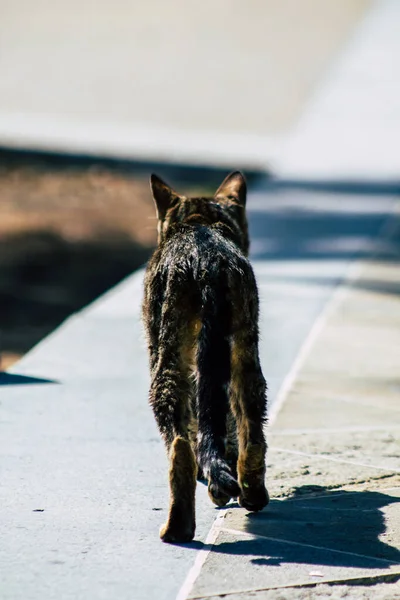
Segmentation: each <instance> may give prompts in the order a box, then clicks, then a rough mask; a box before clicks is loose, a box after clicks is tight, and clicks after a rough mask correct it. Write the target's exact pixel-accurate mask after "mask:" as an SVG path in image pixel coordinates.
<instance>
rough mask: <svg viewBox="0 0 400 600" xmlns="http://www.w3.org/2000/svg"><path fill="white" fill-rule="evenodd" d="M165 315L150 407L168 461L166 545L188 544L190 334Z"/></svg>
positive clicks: (191, 524)
mask: <svg viewBox="0 0 400 600" xmlns="http://www.w3.org/2000/svg"><path fill="white" fill-rule="evenodd" d="M181 323H182V321H180V323H177V322H176V319H174V315H173V314H170V315H168V314H167V313H166V314H165V318H164V323H163V324H162V326H161V328H160V332H161V333H160V338H159V342H158V352H157V360H156V361H155V362H154V369H153V371H152V382H151V387H150V404H151V406H152V408H153V412H154V415H155V418H156V421H157V425H158V427H159V430H160V432H161V435H162V437H163V439H164V441H165V443H166V447H167V451H168V457H169V487H170V505H169V512H168V519H167V522H166V523H165V524H164V525H163V526H162V527H161V529H160V537H161V539H162V540H163V541H164V542H172V543H173V542H188V541H191V540H192V539H193V537H194V533H195V527H196V521H195V491H196V476H197V464H196V457H195V454H194V451H193V448H192V444H191V441H190V432H189V423H190V419H191V396H192V394H193V383H192V380H191V369H190V361H189V358H188V353H187V348H188V330H187V328H186V330H184V328H183V327H182V325H181Z"/></svg>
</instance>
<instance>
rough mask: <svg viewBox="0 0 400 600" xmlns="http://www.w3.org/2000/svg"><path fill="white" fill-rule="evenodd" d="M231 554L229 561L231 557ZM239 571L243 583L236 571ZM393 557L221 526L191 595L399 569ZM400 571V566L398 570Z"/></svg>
mask: <svg viewBox="0 0 400 600" xmlns="http://www.w3.org/2000/svg"><path fill="white" fill-rule="evenodd" d="M227 555H229V560H227ZM238 572H240V574H241V577H240V583H239V580H238V579H237V578H236V577H233V576H232V575H233V573H235V574H237V573H238ZM395 572H396V571H395V568H394V567H393V569H392V568H391V567H390V561H388V562H386V561H384V560H382V561H380V560H376V559H373V558H369V557H363V556H354V554H350V553H347V552H346V551H344V552H334V551H329V549H325V548H321V547H312V546H311V545H307V546H306V545H302V544H300V543H297V542H296V543H289V542H285V541H281V539H274V538H272V537H271V538H263V537H262V536H259V535H254V536H253V535H247V534H244V535H243V536H241V534H240V532H236V531H230V530H227V531H225V530H223V531H222V532H221V533H220V535H219V536H218V540H217V544H216V546H215V547H214V552H213V553H211V555H210V558H209V560H208V561H207V563H206V565H205V566H204V567H203V571H202V574H201V577H200V578H199V579H198V580H197V582H196V584H195V587H194V589H193V590H192V592H191V593H190V595H189V598H207V597H209V596H217V595H223V594H225V595H226V594H228V595H229V594H231V593H237V592H242V593H243V592H245V593H246V594H248V593H249V592H250V591H252V590H257V589H271V588H277V587H289V586H294V585H297V586H299V585H307V584H308V585H309V584H315V582H316V580H317V581H319V582H321V583H323V582H326V581H341V580H342V581H346V580H351V579H356V578H358V579H360V578H362V577H365V578H371V577H374V576H385V575H391V574H395ZM397 572H398V574H399V575H400V568H399V569H398V571H397Z"/></svg>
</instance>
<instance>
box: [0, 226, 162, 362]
mask: <svg viewBox="0 0 400 600" xmlns="http://www.w3.org/2000/svg"><path fill="white" fill-rule="evenodd" d="M149 254H150V249H149V248H146V247H143V246H141V245H140V244H137V243H135V241H134V240H132V239H131V238H129V237H128V236H125V235H123V234H122V233H119V232H108V233H104V235H103V236H102V237H101V238H98V239H89V240H79V241H73V240H66V239H65V238H63V237H62V236H60V235H58V234H57V233H54V232H49V231H32V232H26V233H20V234H15V235H12V236H8V237H5V236H3V238H1V239H0V314H1V321H0V349H2V348H3V349H7V350H8V351H12V352H16V353H24V352H26V351H27V350H29V349H30V348H31V347H32V346H33V345H34V344H36V343H37V342H38V341H39V340H40V339H42V338H43V337H44V336H46V335H47V334H49V333H50V332H51V331H52V330H53V329H54V328H55V327H57V326H58V325H59V324H60V323H61V322H62V321H63V320H64V319H65V318H66V317H68V316H69V315H70V314H72V313H74V312H76V311H78V310H80V309H81V308H83V307H84V306H86V305H87V304H88V303H89V302H91V301H93V300H95V298H97V297H98V296H99V295H100V294H102V293H104V292H105V291H107V290H108V289H109V288H110V287H112V286H114V285H116V284H117V283H118V282H119V281H121V279H123V278H124V277H126V276H127V275H129V274H130V273H132V271H134V270H135V269H137V268H138V267H140V266H141V265H143V263H144V262H145V261H146V260H147V258H148V256H149Z"/></svg>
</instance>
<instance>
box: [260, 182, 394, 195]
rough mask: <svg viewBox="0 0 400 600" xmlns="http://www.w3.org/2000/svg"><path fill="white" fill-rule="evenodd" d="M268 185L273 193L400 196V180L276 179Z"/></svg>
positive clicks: (267, 183)
mask: <svg viewBox="0 0 400 600" xmlns="http://www.w3.org/2000/svg"><path fill="white" fill-rule="evenodd" d="M266 185H267V186H268V188H269V189H270V190H271V191H276V190H295V191H296V190H302V191H311V192H316V191H319V192H329V193H333V194H354V195H362V196H382V195H390V196H394V195H399V194H400V179H399V180H389V181H383V180H382V181H379V180H376V181H374V180H370V181H363V180H357V179H342V180H320V181H319V180H315V179H274V178H268V180H266Z"/></svg>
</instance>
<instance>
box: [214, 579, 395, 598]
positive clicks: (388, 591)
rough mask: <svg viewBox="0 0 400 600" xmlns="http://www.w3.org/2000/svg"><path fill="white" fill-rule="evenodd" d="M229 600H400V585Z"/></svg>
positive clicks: (256, 594)
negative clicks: (317, 599)
mask: <svg viewBox="0 0 400 600" xmlns="http://www.w3.org/2000/svg"><path fill="white" fill-rule="evenodd" d="M221 598H224V596H209V597H208V600H221ZM226 598H227V600H247V599H251V600H314V599H315V598H319V599H321V600H327V599H328V598H329V600H341V599H343V598H345V599H346V600H371V598H373V599H374V600H375V599H376V600H399V598H400V583H396V582H395V583H391V582H390V581H385V583H375V584H374V585H373V586H371V585H368V584H367V585H362V584H361V583H359V582H358V583H356V584H353V585H338V584H335V585H318V586H310V587H303V588H293V587H291V588H280V589H277V590H261V591H259V592H245V593H243V594H241V593H238V594H229V596H226Z"/></svg>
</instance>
